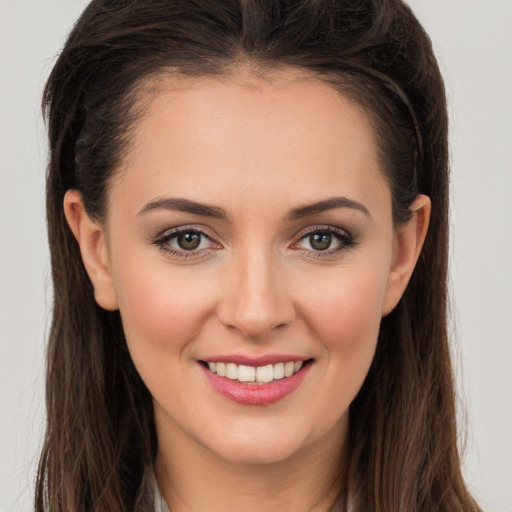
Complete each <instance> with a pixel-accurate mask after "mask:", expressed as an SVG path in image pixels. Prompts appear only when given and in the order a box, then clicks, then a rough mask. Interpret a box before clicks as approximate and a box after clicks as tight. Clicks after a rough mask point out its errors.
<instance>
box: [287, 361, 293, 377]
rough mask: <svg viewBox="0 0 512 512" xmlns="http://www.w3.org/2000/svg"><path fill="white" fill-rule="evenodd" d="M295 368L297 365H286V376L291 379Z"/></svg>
mask: <svg viewBox="0 0 512 512" xmlns="http://www.w3.org/2000/svg"><path fill="white" fill-rule="evenodd" d="M294 367H295V363H286V364H285V365H284V376H285V377H291V376H292V375H293V368H294Z"/></svg>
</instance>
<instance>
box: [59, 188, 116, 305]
mask: <svg viewBox="0 0 512 512" xmlns="http://www.w3.org/2000/svg"><path fill="white" fill-rule="evenodd" d="M64 213H65V215H66V220H67V221H68V224H69V227H70V228H71V231H72V232H73V234H74V235H75V238H76V240H77V242H78V245H79V246H80V253H81V254H82V260H83V262H84V266H85V270H86V271H87V274H88V275H89V279H90V280H91V282H92V285H93V287H94V298H95V300H96V302H97V303H98V305H99V306H101V307H102V308H104V309H108V310H110V311H115V310H116V309H117V308H118V305H117V298H116V294H115V291H114V284H113V281H112V274H111V269H110V261H109V255H108V248H107V242H106V238H105V231H104V229H103V227H102V226H101V225H100V224H98V223H97V222H95V221H93V220H92V219H91V218H90V217H89V215H87V212H86V211H85V208H84V203H83V200H82V194H81V193H80V192H79V191H78V190H68V191H67V192H66V195H65V196H64Z"/></svg>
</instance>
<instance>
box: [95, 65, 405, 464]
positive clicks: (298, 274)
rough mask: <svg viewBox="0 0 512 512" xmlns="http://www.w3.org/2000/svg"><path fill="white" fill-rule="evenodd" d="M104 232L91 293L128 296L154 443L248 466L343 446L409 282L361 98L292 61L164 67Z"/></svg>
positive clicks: (128, 329) (129, 330)
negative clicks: (243, 71)
mask: <svg viewBox="0 0 512 512" xmlns="http://www.w3.org/2000/svg"><path fill="white" fill-rule="evenodd" d="M413 231H414V230H413ZM101 236H102V237H104V240H105V246H104V250H103V251H101V250H99V251H98V254H99V258H100V259H101V258H102V261H103V263H104V265H103V270H102V271H103V272H104V279H103V281H101V282H100V283H99V284H95V289H96V291H97V300H98V302H99V303H100V305H103V306H104V307H108V308H113V307H119V309H120V312H121V316H122V320H123V326H124V329H125V333H126V338H127V343H128V347H129V350H130V353H131V356H132V358H133V361H134V363H135V366H136V367H137V370H138V371H139V373H140V375H141V377H142V379H143V380H144V382H145V383H146V385H147V387H148V388H149V390H150V392H151V394H152V396H153V398H154V404H155V418H156V424H157V430H158V435H159V440H163V439H166V438H168V439H171V438H172V437H174V438H176V437H179V438H180V439H181V440H182V441H183V443H185V444H187V443H189V444H190V445H191V446H192V445H196V446H201V449H203V450H205V451H206V452H208V453H210V454H214V455H215V456H217V457H222V458H223V459H227V460H231V461H239V462H273V461H280V460H284V459H286V458H288V457H291V456H293V455H294V454H297V453H301V451H307V450H309V449H311V448H312V447H315V449H317V448H318V449H320V448H321V447H323V448H325V449H331V448H333V447H334V448H339V447H340V445H341V443H342V442H343V437H344V435H345V433H346V429H347V424H348V408H349V405H350V403H351V402H352V400H353V399H354V397H355V396H356V394H357V393H358V391H359V389H360V387H361V385H362V383H363V381H364V379H365V376H366V374H367V372H368V369H369V366H370V364H371V362H372V358H373V354H374V351H375V347H376V343H377V337H378V331H379V324H380V320H381V317H382V316H383V314H385V313H387V312H388V311H389V310H390V309H391V308H392V307H393V306H394V305H395V303H396V301H397V300H398V298H399V296H400V294H401V292H402V291H403V288H404V287H405V284H406V280H407V276H405V277H403V276H402V277H403V278H402V277H400V276H401V273H400V272H402V273H404V274H407V272H405V271H402V270H403V269H402V270H400V265H402V266H403V265H404V261H405V260H404V258H403V257H402V256H401V255H400V254H401V253H400V251H401V242H400V240H401V238H400V237H401V234H400V231H399V230H396V229H395V228H394V226H393V222H392V212H391V197H390V191H389V187H388V184H387V181H386V179H385V177H384V175H383V173H382V172H381V169H380V165H379V160H378V156H377V148H376V145H375V140H374V134H373V131H372V128H371V126H370V124H369V121H368V119H367V118H366V116H365V114H364V113H363V112H362V111H361V110H360V109H359V108H358V107H357V106H356V105H355V104H354V103H352V102H351V101H350V100H348V99H347V98H345V97H343V96H342V95H340V94H339V93H338V92H336V91H334V90H333V89H332V88H331V87H329V86H328V85H325V84H323V83H321V82H319V81H317V80H316V79H314V78H312V77H309V76H307V75H301V74H298V73H297V72H292V71H288V72H282V73H280V74H275V75H273V76H272V77H270V78H265V79H257V78H251V77H245V78H241V77H238V78H237V79H234V78H233V79H226V78H223V79H222V80H217V79H213V78H212V79H204V78H203V79H180V80H177V79H176V78H173V79H168V82H165V83H164V84H160V86H159V92H158V93H153V97H151V98H150V108H149V111H148V112H147V114H146V115H144V117H143V118H142V119H141V120H140V121H139V122H138V124H137V126H136V129H135V131H134V133H133V139H132V142H131V144H130V148H129V151H128V154H127V155H126V158H125V159H124V162H123V166H122V168H121V169H120V170H119V172H118V173H117V175H116V177H115V179H114V181H113V183H112V187H111V189H110V196H109V205H108V215H107V221H106V224H105V226H104V230H103V231H102V232H101ZM409 252H411V254H412V253H414V252H415V249H414V250H412V249H411V250H409ZM411 258H412V257H411ZM411 258H410V259H411ZM412 259H413V258H412ZM412 266H413V264H412ZM88 270H89V273H90V275H91V278H92V280H93V282H94V281H95V279H96V280H97V279H98V277H97V275H96V277H94V276H95V274H94V272H93V271H92V270H90V268H88ZM410 270H411V271H412V268H411V269H410ZM93 274H94V275H93ZM104 287H106V288H109V291H108V292H105V293H104V294H103V295H102V289H103V288H104ZM109 294H110V295H109ZM107 296H108V297H111V298H110V299H106V298H105V297H107Z"/></svg>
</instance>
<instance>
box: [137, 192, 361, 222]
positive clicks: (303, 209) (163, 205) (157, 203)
mask: <svg viewBox="0 0 512 512" xmlns="http://www.w3.org/2000/svg"><path fill="white" fill-rule="evenodd" d="M336 208H350V209H352V210H358V211H360V212H363V213H364V214H366V215H368V216H369V215H370V212H369V211H368V209H367V208H366V206H364V204H362V203H359V202H358V201H354V200H353V199H349V198H347V197H331V198H329V199H325V200H323V201H318V202H316V203H312V204H308V205H305V206H299V207H298V208H294V209H293V210H291V211H290V212H289V213H288V214H287V215H286V217H285V220H286V221H292V220H296V219H300V218H303V217H308V216H310V215H315V214H317V213H322V212H325V211H328V210H334V209H336ZM157 209H165V210H177V211H180V212H186V213H192V214H194V215H201V216H202V217H210V218H213V219H221V220H226V219H227V218H228V215H227V213H226V212H225V211H224V210H223V209H222V208H219V207H218V206H210V205H207V204H204V203H198V202H196V201H191V200H189V199H182V198H172V197H167V198H161V199H155V200H154V201H151V202H149V203H146V204H145V205H144V206H143V208H142V209H141V210H140V212H139V215H145V214H147V213H148V212H150V211H153V210H157Z"/></svg>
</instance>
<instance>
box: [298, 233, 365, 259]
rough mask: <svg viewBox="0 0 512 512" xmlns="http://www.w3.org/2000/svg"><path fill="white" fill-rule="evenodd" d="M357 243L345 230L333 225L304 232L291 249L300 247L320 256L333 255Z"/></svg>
mask: <svg viewBox="0 0 512 512" xmlns="http://www.w3.org/2000/svg"><path fill="white" fill-rule="evenodd" d="M356 244H357V242H356V240H355V238H354V237H353V236H352V235H351V234H350V233H348V232H347V231H345V230H343V229H340V228H336V227H334V226H326V227H325V228H324V227H319V228H318V229H311V230H309V231H308V232H306V233H304V234H303V235H302V236H301V237H300V239H299V240H298V241H297V242H295V243H294V244H293V245H292V248H293V249H300V250H303V251H307V252H308V253H311V255H317V256H320V255H321V254H322V253H323V254H325V255H333V254H336V253H339V252H341V251H343V250H344V249H349V248H350V247H354V246H355V245H356Z"/></svg>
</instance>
